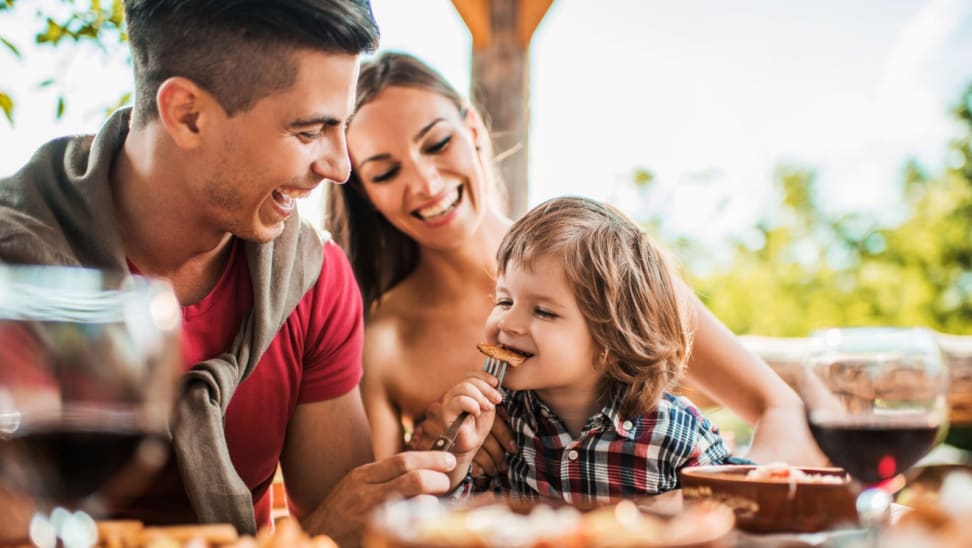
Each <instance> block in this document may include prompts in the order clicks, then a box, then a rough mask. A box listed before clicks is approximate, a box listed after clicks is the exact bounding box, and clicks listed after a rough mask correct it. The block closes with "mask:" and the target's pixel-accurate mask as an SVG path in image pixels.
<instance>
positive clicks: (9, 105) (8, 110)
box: [0, 91, 14, 125]
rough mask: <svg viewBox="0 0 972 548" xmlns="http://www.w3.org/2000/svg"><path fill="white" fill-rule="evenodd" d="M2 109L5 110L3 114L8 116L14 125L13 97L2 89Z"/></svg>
mask: <svg viewBox="0 0 972 548" xmlns="http://www.w3.org/2000/svg"><path fill="white" fill-rule="evenodd" d="M0 109H2V110H3V114H4V115H5V116H6V117H7V121H9V122H10V125H13V123H14V121H13V109H14V104H13V99H11V98H10V96H9V95H7V94H6V93H4V92H2V91H0Z"/></svg>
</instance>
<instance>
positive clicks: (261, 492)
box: [126, 240, 364, 526]
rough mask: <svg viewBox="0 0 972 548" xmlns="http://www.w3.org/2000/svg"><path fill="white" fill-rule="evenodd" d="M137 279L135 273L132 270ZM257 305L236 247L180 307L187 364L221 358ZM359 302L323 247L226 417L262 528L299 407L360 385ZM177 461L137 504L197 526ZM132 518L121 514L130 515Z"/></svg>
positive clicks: (336, 250)
mask: <svg viewBox="0 0 972 548" xmlns="http://www.w3.org/2000/svg"><path fill="white" fill-rule="evenodd" d="M133 271H134V267H133ZM252 302H253V290H252V285H251V283H250V272H249V268H248V266H247V263H246V253H245V252H244V249H243V246H242V245H240V243H239V242H238V240H234V243H233V249H232V250H231V251H230V258H229V262H228V266H227V268H226V271H225V272H224V273H223V275H222V277H221V278H220V280H219V281H218V282H217V283H216V286H215V287H214V288H213V289H212V291H210V293H209V294H208V295H206V297H205V298H203V299H202V300H201V301H199V302H197V303H195V304H193V305H190V306H184V307H183V308H182V319H183V324H182V354H183V358H184V361H185V367H186V369H187V370H188V369H189V368H190V367H192V365H193V364H195V363H198V362H200V361H203V360H205V359H209V358H212V357H215V356H218V355H219V354H221V353H223V352H224V351H225V349H226V348H227V347H229V345H230V343H231V342H232V341H233V338H234V337H235V336H236V333H237V331H238V330H239V326H240V324H241V323H242V321H243V318H244V316H245V314H246V312H247V311H249V309H250V307H251V305H252ZM363 331H364V325H363V321H362V304H361V294H360V293H359V291H358V285H357V283H356V282H355V279H354V274H353V272H352V270H351V267H350V265H349V264H348V261H347V258H346V257H345V255H344V252H343V251H341V248H340V247H338V246H337V245H335V244H333V243H327V244H325V245H324V262H323V266H322V268H321V275H320V278H319V279H318V280H317V283H316V284H314V286H313V287H312V288H311V289H310V290H309V291H308V292H307V294H306V295H304V297H303V299H301V301H300V303H299V304H298V305H297V308H296V309H295V310H294V312H293V313H292V314H291V315H290V317H289V318H287V321H286V322H284V325H283V327H282V328H281V329H280V332H279V333H278V334H277V337H276V338H274V340H273V342H271V343H270V347H269V348H268V349H267V351H266V352H265V353H264V354H263V357H262V358H260V362H259V363H258V364H257V367H256V368H254V370H253V371H252V372H251V373H250V375H249V376H248V377H247V378H246V379H245V380H244V381H243V383H242V384H241V385H240V386H239V388H237V390H236V393H235V394H234V395H233V399H232V401H231V402H230V405H229V408H228V409H227V411H226V417H225V428H226V443H227V446H228V447H229V453H230V457H231V458H232V460H233V464H234V465H235V466H236V471H237V472H238V473H239V474H240V477H241V478H242V479H243V481H244V482H245V483H246V485H247V486H248V487H249V488H250V490H251V491H252V493H253V502H254V511H255V513H256V522H257V525H258V526H262V525H265V524H268V523H269V522H270V506H271V504H270V493H269V490H268V488H269V486H270V483H271V482H272V481H273V475H274V473H275V471H276V468H277V463H278V461H279V459H280V452H281V451H282V450H283V444H284V438H285V436H286V433H287V424H288V423H289V421H290V417H291V415H292V414H293V412H294V409H295V408H296V406H297V405H298V404H301V403H309V402H316V401H321V400H327V399H332V398H336V397H338V396H342V395H344V394H346V393H348V391H350V390H351V389H353V388H354V387H355V386H357V384H358V382H359V381H360V380H361V374H362V368H361V349H362V344H363ZM173 460H174V459H170V462H169V465H168V466H167V467H166V469H165V470H164V471H163V472H162V473H161V474H160V475H159V478H158V479H157V481H156V482H155V485H154V486H153V488H152V489H150V490H149V491H148V494H147V495H146V496H145V497H143V498H142V499H141V500H139V501H137V503H136V504H134V505H133V508H132V510H134V511H135V512H136V513H137V514H138V516H137V517H139V518H140V519H143V520H146V521H150V522H157V523H161V522H166V523H179V522H182V523H185V522H187V521H194V520H195V516H194V515H193V514H192V511H191V507H190V506H189V502H188V499H187V498H186V496H185V493H184V491H183V489H182V483H181V481H180V479H179V476H178V472H177V470H176V467H175V463H174V462H173ZM127 513H128V512H126V514H127Z"/></svg>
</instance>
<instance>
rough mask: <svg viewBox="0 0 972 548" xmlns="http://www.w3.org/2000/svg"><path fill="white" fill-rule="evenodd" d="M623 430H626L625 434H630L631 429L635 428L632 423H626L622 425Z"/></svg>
mask: <svg viewBox="0 0 972 548" xmlns="http://www.w3.org/2000/svg"><path fill="white" fill-rule="evenodd" d="M621 428H624V431H625V432H630V431H631V429H632V428H634V424H632V423H631V421H624V422H623V423H621Z"/></svg>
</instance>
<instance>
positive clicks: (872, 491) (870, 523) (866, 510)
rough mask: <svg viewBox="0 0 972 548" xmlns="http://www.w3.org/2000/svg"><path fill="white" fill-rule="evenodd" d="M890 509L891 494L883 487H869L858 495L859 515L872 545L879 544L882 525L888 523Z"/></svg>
mask: <svg viewBox="0 0 972 548" xmlns="http://www.w3.org/2000/svg"><path fill="white" fill-rule="evenodd" d="M890 510H891V495H889V494H888V493H887V492H885V491H884V490H882V489H878V488H874V487H868V488H866V489H864V490H863V491H861V492H860V494H858V495H857V516H858V518H859V519H860V520H861V527H864V528H865V529H866V530H867V536H868V540H869V544H870V545H871V546H875V547H876V546H877V545H878V537H879V536H880V533H881V526H883V525H884V524H885V523H887V520H888V515H889V512H890Z"/></svg>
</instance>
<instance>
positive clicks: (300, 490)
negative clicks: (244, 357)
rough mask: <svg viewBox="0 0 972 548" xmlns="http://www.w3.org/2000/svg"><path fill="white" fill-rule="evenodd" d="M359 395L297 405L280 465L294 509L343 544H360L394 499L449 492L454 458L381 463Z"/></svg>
mask: <svg viewBox="0 0 972 548" xmlns="http://www.w3.org/2000/svg"><path fill="white" fill-rule="evenodd" d="M371 458H372V457H371V437H370V435H369V430H368V421H367V420H366V419H365V413H364V407H363V405H362V403H361V398H360V394H359V392H358V389H357V388H355V389H354V390H352V391H351V392H349V393H347V394H345V395H344V396H341V397H339V398H336V399H333V400H327V401H321V402H316V403H308V404H302V405H298V406H297V409H296V410H294V416H293V418H292V419H291V421H290V426H289V427H288V429H287V441H286V443H285V444H284V452H283V455H282V456H281V459H280V462H281V466H282V468H283V475H284V482H285V484H286V486H287V496H288V497H289V499H290V503H291V511H292V512H293V514H294V515H295V516H296V517H297V518H298V519H299V520H300V521H301V525H303V527H304V529H305V530H307V531H308V532H309V533H311V534H322V533H323V534H327V535H330V536H331V537H332V538H333V539H334V540H335V541H336V542H337V543H338V545H340V546H356V545H358V544H359V543H360V542H361V534H362V533H363V532H364V525H365V522H366V520H367V518H368V516H369V514H370V513H371V510H372V509H373V508H374V507H375V506H377V505H378V504H380V503H381V502H383V501H384V500H385V499H386V498H387V497H388V496H389V495H392V494H396V493H397V494H400V495H402V496H406V497H410V496H414V495H419V494H425V493H429V494H442V493H445V492H447V491H448V490H449V477H448V476H447V475H446V474H447V473H448V472H450V471H451V470H452V469H453V468H455V465H456V459H455V457H454V456H453V455H452V454H451V453H445V452H443V451H411V452H407V453H399V454H397V455H394V456H392V457H389V458H387V459H382V460H380V461H378V462H375V463H370V464H365V463H369V462H370V461H371Z"/></svg>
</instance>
